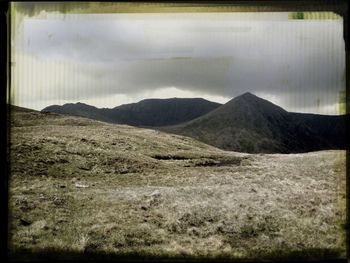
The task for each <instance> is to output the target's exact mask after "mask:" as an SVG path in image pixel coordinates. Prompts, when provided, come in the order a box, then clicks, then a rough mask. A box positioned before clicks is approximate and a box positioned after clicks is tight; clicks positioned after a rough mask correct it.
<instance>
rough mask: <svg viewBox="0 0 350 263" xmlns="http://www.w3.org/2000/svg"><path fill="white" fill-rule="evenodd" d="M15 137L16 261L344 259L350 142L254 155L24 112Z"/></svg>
mask: <svg viewBox="0 0 350 263" xmlns="http://www.w3.org/2000/svg"><path fill="white" fill-rule="evenodd" d="M10 143H11V144H10V149H11V152H10V160H11V173H10V178H9V192H10V197H9V207H10V211H9V222H10V224H9V233H10V239H9V244H10V248H9V249H10V255H11V257H12V258H21V255H24V254H25V253H32V254H31V255H34V254H35V253H39V254H40V253H41V254H45V253H52V254H56V253H57V255H59V256H60V257H63V258H64V257H66V258H69V255H71V254H69V253H73V254H74V255H79V256H82V257H84V256H86V255H89V254H90V253H94V254H99V253H101V254H109V255H119V256H121V255H133V256H135V255H139V256H143V257H145V256H149V257H185V258H186V257H187V258H204V257H205V258H228V259H233V260H239V259H257V258H259V259H261V258H266V259H279V258H282V259H283V258H288V259H291V258H304V259H305V258H307V259H324V258H345V230H344V223H345V151H335V150H332V151H321V152H311V153H305V154H285V155H284V154H243V153H237V152H229V151H223V150H219V149H217V148H214V147H211V146H208V145H206V144H203V143H200V142H198V141H196V140H194V139H191V138H187V137H183V136H178V135H171V134H166V133H163V132H159V131H155V130H150V129H141V128H134V127H130V126H126V125H113V124H107V123H103V122H98V121H93V120H89V119H85V118H78V117H68V116H63V115H56V114H43V113H39V112H34V111H33V112H31V111H28V112H27V111H22V110H18V109H16V110H14V111H13V112H12V120H11V141H10ZM27 259H29V258H27Z"/></svg>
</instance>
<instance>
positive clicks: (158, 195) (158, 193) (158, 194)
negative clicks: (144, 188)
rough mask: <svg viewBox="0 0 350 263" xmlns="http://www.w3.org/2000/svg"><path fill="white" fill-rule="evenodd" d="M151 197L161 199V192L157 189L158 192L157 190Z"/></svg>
mask: <svg viewBox="0 0 350 263" xmlns="http://www.w3.org/2000/svg"><path fill="white" fill-rule="evenodd" d="M149 196H151V197H160V192H159V190H158V189H157V190H155V191H154V192H153V193H151V194H150V195H149Z"/></svg>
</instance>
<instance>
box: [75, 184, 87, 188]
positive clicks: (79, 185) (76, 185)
mask: <svg viewBox="0 0 350 263" xmlns="http://www.w3.org/2000/svg"><path fill="white" fill-rule="evenodd" d="M75 187H77V188H87V187H89V186H88V185H87V184H83V183H75Z"/></svg>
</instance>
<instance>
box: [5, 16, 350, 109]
mask: <svg viewBox="0 0 350 263" xmlns="http://www.w3.org/2000/svg"><path fill="white" fill-rule="evenodd" d="M16 33H17V34H16V38H15V41H14V43H13V45H12V50H14V54H15V56H14V58H13V62H14V63H12V64H13V67H12V79H13V82H12V89H13V90H14V92H15V93H14V97H13V98H14V104H16V105H19V106H23V107H28V108H32V109H37V110H41V109H42V108H44V107H46V106H48V105H52V104H64V103H68V102H74V103H75V102H78V101H79V102H85V103H88V104H90V105H94V106H97V107H115V106H118V105H120V104H125V103H131V102H137V101H139V100H142V99H145V98H171V97H179V98H182V97H187V98H188V97H202V98H205V99H208V100H211V101H216V102H220V103H226V102H227V101H229V100H230V99H232V98H233V97H235V96H238V95H240V94H242V93H244V92H248V91H249V92H252V93H254V94H256V95H258V96H261V97H263V98H266V99H268V100H270V101H272V102H274V103H276V104H278V105H280V106H281V107H283V108H285V109H286V110H288V111H297V112H312V113H320V114H338V113H339V105H338V102H339V92H340V91H341V90H344V89H345V45H344V40H343V20H342V19H335V20H291V19H288V13H163V14H160V13H158V14H95V15H93V14H79V15H77V14H59V13H46V14H43V13H42V14H40V15H36V16H31V17H24V20H23V21H22V23H21V25H18V26H17V30H16Z"/></svg>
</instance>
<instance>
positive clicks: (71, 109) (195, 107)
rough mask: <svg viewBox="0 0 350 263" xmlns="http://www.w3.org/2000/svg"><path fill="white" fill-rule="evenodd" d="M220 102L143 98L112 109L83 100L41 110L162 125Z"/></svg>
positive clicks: (197, 113)
mask: <svg viewBox="0 0 350 263" xmlns="http://www.w3.org/2000/svg"><path fill="white" fill-rule="evenodd" d="M220 105H221V104H219V103H215V102H211V101H207V100H204V99H201V98H193V99H182V98H181V99H180V98H173V99H146V100H142V101H140V102H138V103H131V104H124V105H121V106H118V107H115V108H113V109H108V108H102V109H99V108H96V107H93V106H90V105H86V104H83V103H76V104H72V103H68V104H64V105H62V106H58V105H52V106H49V107H46V108H45V109H43V110H42V111H43V112H53V113H62V114H67V115H73V116H82V117H88V118H91V119H95V120H100V121H106V122H111V123H118V124H128V125H133V126H166V125H174V124H178V123H182V122H186V121H189V120H192V119H195V118H197V117H199V116H201V115H204V114H206V113H208V112H210V111H212V110H214V109H216V108H217V107H219V106H220Z"/></svg>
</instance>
